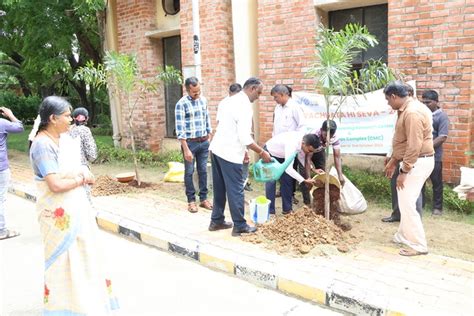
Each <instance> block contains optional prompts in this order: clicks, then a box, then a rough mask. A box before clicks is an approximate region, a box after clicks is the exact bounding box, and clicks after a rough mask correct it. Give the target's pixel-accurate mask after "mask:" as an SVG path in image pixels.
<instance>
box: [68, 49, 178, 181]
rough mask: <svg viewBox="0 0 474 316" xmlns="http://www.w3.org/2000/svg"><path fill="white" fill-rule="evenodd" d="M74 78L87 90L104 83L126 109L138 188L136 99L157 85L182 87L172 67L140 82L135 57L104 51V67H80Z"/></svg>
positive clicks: (153, 89)
mask: <svg viewBox="0 0 474 316" xmlns="http://www.w3.org/2000/svg"><path fill="white" fill-rule="evenodd" d="M75 77H76V78H77V79H80V80H84V81H85V82H87V83H88V84H89V85H90V86H91V87H100V86H103V85H106V84H108V86H109V88H110V89H111V91H112V93H115V94H117V95H118V96H119V98H120V99H121V100H122V101H123V102H124V103H125V105H126V109H127V112H128V113H127V123H128V130H129V134H130V143H131V147H132V154H133V163H134V165H135V175H136V178H137V182H138V186H140V185H141V180H140V175H139V173H138V159H137V150H136V146H135V130H134V120H133V114H134V111H135V109H136V106H137V104H138V102H139V101H140V100H143V99H144V98H145V97H146V96H148V95H149V93H158V92H159V84H160V83H161V82H163V83H165V84H170V83H179V84H182V81H183V80H182V76H181V73H180V72H179V71H178V70H176V69H175V68H174V67H173V66H165V68H164V69H158V73H157V75H156V76H155V77H154V78H152V79H140V78H139V67H138V62H137V59H136V56H135V55H131V54H130V55H129V54H121V53H117V52H107V53H106V55H105V58H104V65H101V64H99V65H97V66H94V64H93V63H89V64H88V65H87V66H86V67H82V68H80V69H79V70H78V71H77V72H76V75H75Z"/></svg>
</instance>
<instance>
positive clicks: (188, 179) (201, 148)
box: [184, 141, 209, 203]
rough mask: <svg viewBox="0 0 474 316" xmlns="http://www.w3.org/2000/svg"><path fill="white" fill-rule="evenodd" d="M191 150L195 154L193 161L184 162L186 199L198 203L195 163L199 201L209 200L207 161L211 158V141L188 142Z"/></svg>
mask: <svg viewBox="0 0 474 316" xmlns="http://www.w3.org/2000/svg"><path fill="white" fill-rule="evenodd" d="M188 147H189V150H190V151H191V152H192V154H193V161H192V162H189V161H186V160H184V186H185V187H186V197H187V198H188V203H190V202H195V201H196V190H195V189H194V183H193V173H194V163H195V162H196V168H197V172H198V178H199V200H200V201H201V202H202V201H204V200H206V199H207V193H208V190H207V159H208V157H209V141H204V142H193V141H188Z"/></svg>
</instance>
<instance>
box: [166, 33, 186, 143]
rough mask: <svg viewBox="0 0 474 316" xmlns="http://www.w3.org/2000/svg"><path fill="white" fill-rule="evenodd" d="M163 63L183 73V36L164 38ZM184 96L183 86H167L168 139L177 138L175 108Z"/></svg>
mask: <svg viewBox="0 0 474 316" xmlns="http://www.w3.org/2000/svg"><path fill="white" fill-rule="evenodd" d="M163 62H164V64H165V65H168V66H173V67H174V68H176V69H178V70H179V71H181V36H179V35H178V36H172V37H165V38H163ZM182 96H183V89H182V87H181V85H179V84H170V85H166V86H165V111H166V137H176V130H175V118H174V108H175V106H176V103H177V102H178V101H179V99H181V97H182Z"/></svg>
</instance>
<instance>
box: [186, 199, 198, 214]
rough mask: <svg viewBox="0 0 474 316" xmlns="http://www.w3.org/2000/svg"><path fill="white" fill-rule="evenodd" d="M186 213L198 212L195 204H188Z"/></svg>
mask: <svg viewBox="0 0 474 316" xmlns="http://www.w3.org/2000/svg"><path fill="white" fill-rule="evenodd" d="M188 211H189V212H190V213H196V212H197V211H198V209H197V206H196V202H189V203H188Z"/></svg>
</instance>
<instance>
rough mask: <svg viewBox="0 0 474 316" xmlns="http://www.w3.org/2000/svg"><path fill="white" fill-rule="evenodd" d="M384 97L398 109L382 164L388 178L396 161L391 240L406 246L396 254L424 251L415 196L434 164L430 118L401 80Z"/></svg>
mask: <svg viewBox="0 0 474 316" xmlns="http://www.w3.org/2000/svg"><path fill="white" fill-rule="evenodd" d="M384 94H385V99H386V100H387V102H388V104H389V105H390V106H391V107H392V109H394V110H397V111H398V118H397V122H396V125H395V133H394V136H393V143H392V148H393V153H392V157H391V159H390V161H389V162H388V163H387V165H386V166H385V175H386V176H387V177H388V178H391V177H392V176H393V174H394V171H395V167H396V165H397V163H398V162H400V170H399V171H400V174H399V176H398V177H397V190H398V204H399V207H400V213H401V219H400V226H399V228H398V231H397V233H396V234H395V236H394V241H395V242H397V243H401V244H404V245H406V246H408V249H402V250H400V255H403V256H414V255H420V254H427V253H428V246H427V242H426V237H425V231H424V229H423V224H422V222H421V217H420V214H419V213H418V212H417V211H416V200H417V198H418V196H419V195H420V191H421V188H422V187H423V184H424V183H425V181H426V179H427V178H428V177H429V175H430V174H431V171H432V170H433V167H434V157H433V155H434V149H433V135H432V118H431V116H430V113H428V112H427V111H426V107H425V106H424V105H423V104H421V103H420V102H419V101H418V100H415V99H413V98H411V97H409V95H408V90H407V87H406V85H405V84H404V83H402V82H393V83H391V84H389V85H388V86H387V87H385V89H384Z"/></svg>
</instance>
